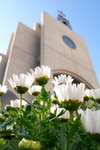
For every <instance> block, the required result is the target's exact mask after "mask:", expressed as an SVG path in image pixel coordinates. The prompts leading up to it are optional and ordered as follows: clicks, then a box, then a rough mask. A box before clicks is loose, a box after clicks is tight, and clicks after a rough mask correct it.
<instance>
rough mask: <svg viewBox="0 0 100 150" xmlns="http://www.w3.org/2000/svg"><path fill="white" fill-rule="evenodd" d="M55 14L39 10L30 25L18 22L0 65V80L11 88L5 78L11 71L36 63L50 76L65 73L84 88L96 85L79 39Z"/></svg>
mask: <svg viewBox="0 0 100 150" xmlns="http://www.w3.org/2000/svg"><path fill="white" fill-rule="evenodd" d="M59 13H60V14H59V16H58V20H56V19H54V18H53V17H51V16H50V15H49V14H47V13H46V12H43V13H42V18H41V22H40V23H35V24H34V28H29V27H27V26H26V25H24V24H22V23H18V26H17V29H16V32H15V33H13V34H12V36H11V40H10V43H9V46H8V51H7V54H6V55H2V56H3V61H2V63H1V66H0V72H2V74H1V77H0V81H1V82H2V81H3V84H6V85H8V88H9V89H10V90H11V91H12V89H11V87H10V86H9V83H8V78H10V77H11V76H12V74H13V73H14V74H20V73H27V72H29V70H30V68H33V69H34V68H35V67H36V66H38V65H48V66H49V67H51V69H52V78H53V76H56V75H58V74H66V75H71V76H72V77H73V78H75V81H74V82H75V83H79V82H84V83H85V84H86V87H87V88H97V87H98V82H97V79H96V75H95V72H94V69H93V66H92V63H91V60H90V57H89V54H88V51H87V48H86V44H85V42H84V40H83V38H82V37H80V36H79V35H78V34H76V33H75V32H74V31H72V28H71V26H70V23H69V21H68V20H67V19H66V18H65V16H62V14H61V12H59ZM26 97H27V96H26ZM28 98H29V96H28Z"/></svg>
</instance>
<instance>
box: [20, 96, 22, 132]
mask: <svg viewBox="0 0 100 150" xmlns="http://www.w3.org/2000/svg"><path fill="white" fill-rule="evenodd" d="M21 112H22V94H20V115H21ZM20 133H22V124H20Z"/></svg>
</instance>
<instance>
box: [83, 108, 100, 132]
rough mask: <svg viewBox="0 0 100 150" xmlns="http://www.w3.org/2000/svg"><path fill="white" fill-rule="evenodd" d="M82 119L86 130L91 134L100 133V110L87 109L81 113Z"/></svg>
mask: <svg viewBox="0 0 100 150" xmlns="http://www.w3.org/2000/svg"><path fill="white" fill-rule="evenodd" d="M81 121H82V124H83V126H84V128H85V130H86V131H87V132H89V133H91V134H100V110H96V111H92V110H90V109H86V111H85V112H82V113H81Z"/></svg>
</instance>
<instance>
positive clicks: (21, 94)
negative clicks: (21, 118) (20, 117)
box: [20, 94, 22, 111]
mask: <svg viewBox="0 0 100 150" xmlns="http://www.w3.org/2000/svg"><path fill="white" fill-rule="evenodd" d="M21 110H22V94H20V111H21Z"/></svg>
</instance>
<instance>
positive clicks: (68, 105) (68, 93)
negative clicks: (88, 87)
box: [54, 83, 85, 111]
mask: <svg viewBox="0 0 100 150" xmlns="http://www.w3.org/2000/svg"><path fill="white" fill-rule="evenodd" d="M84 89H85V84H84V83H80V84H78V85H76V84H71V83H70V84H66V85H65V84H62V85H59V86H55V87H54V92H55V94H56V96H57V97H58V103H59V105H60V107H63V108H65V109H66V110H69V111H75V110H77V109H78V107H79V106H80V104H81V103H82V102H83V96H84Z"/></svg>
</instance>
